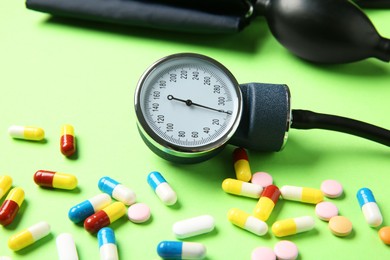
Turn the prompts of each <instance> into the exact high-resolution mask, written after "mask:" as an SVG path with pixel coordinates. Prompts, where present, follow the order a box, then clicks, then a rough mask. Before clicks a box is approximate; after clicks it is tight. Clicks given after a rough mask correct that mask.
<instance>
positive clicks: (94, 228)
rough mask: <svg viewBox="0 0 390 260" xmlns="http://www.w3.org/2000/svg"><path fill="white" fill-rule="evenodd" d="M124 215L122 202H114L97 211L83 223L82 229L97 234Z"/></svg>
mask: <svg viewBox="0 0 390 260" xmlns="http://www.w3.org/2000/svg"><path fill="white" fill-rule="evenodd" d="M125 214H126V206H125V205H124V204H123V203H122V202H119V201H117V202H114V203H112V204H110V205H109V206H107V207H105V208H104V209H102V210H99V211H98V212H96V213H95V214H93V215H92V216H89V217H88V218H86V219H85V221H84V228H85V229H86V230H87V231H88V232H89V233H91V234H94V233H96V232H98V231H99V230H100V229H101V228H103V227H106V226H108V225H110V224H111V223H113V222H114V221H115V220H117V219H119V218H120V217H122V216H123V215H125Z"/></svg>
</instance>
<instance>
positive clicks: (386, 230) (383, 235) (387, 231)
mask: <svg viewBox="0 0 390 260" xmlns="http://www.w3.org/2000/svg"><path fill="white" fill-rule="evenodd" d="M378 234H379V238H380V239H381V240H382V242H383V243H385V244H386V245H390V226H387V227H383V228H381V229H379V231H378Z"/></svg>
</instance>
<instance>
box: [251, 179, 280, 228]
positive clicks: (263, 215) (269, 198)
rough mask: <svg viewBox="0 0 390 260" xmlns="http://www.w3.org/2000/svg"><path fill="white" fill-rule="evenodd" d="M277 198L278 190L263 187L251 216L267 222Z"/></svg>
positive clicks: (272, 186)
mask: <svg viewBox="0 0 390 260" xmlns="http://www.w3.org/2000/svg"><path fill="white" fill-rule="evenodd" d="M279 196H280V191H279V188H278V187H276V186H275V185H269V186H267V187H265V188H264V190H263V192H262V193H261V196H260V199H259V201H258V202H257V204H256V207H255V209H254V210H253V215H254V216H255V217H256V218H258V219H260V220H262V221H267V219H268V218H269V216H270V215H271V213H272V210H273V209H274V207H275V205H276V203H277V202H278V200H279Z"/></svg>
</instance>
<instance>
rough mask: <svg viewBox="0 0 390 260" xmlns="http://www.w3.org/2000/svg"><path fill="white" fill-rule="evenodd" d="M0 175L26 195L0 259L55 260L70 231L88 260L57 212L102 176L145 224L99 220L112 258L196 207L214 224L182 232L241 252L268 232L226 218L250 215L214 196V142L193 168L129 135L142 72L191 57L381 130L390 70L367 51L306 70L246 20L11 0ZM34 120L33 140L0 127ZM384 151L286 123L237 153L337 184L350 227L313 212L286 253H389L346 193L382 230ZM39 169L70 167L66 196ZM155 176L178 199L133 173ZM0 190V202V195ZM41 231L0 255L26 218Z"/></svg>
mask: <svg viewBox="0 0 390 260" xmlns="http://www.w3.org/2000/svg"><path fill="white" fill-rule="evenodd" d="M0 10H1V16H0V21H1V22H0V71H1V75H0V86H1V94H0V111H1V117H0V133H1V134H0V174H2V175H3V174H9V175H10V176H12V178H13V181H14V182H13V186H20V187H22V188H23V189H24V190H25V192H26V200H25V202H24V204H23V206H22V208H21V210H20V212H19V214H18V216H17V217H16V219H15V221H14V223H13V224H12V225H10V226H8V227H1V228H0V255H8V256H11V257H12V258H13V259H55V258H56V257H57V252H56V244H55V238H56V236H57V235H58V234H60V233H62V232H69V233H71V234H72V235H73V237H74V239H75V242H76V244H77V249H78V253H79V257H80V259H98V258H99V250H98V245H97V239H96V237H95V236H92V235H89V234H88V233H87V232H86V231H85V230H84V229H83V228H82V227H81V226H78V225H74V224H73V223H72V222H71V221H70V220H69V219H68V218H67V212H68V210H69V208H70V207H72V206H73V205H75V204H77V203H79V202H81V201H83V200H85V199H88V198H90V197H92V196H94V195H95V194H98V193H99V190H98V188H97V182H98V180H99V179H100V178H101V177H102V176H106V175H108V176H111V177H112V178H114V179H117V180H118V181H120V182H122V183H123V184H125V185H127V186H128V187H130V188H132V189H133V190H134V191H135V192H136V193H137V196H138V199H137V201H138V202H144V203H147V204H148V205H149V206H150V207H151V211H152V219H151V220H150V221H149V222H147V223H145V224H138V225H137V224H133V223H131V222H130V221H128V220H127V219H126V218H123V219H121V220H119V221H117V222H116V223H115V224H113V225H112V227H113V228H114V230H115V232H116V237H117V241H118V249H119V255H120V257H121V258H122V259H142V260H143V259H146V260H148V259H157V258H158V256H157V253H156V246H157V244H158V243H159V242H160V241H161V240H171V239H174V235H173V234H172V231H171V227H172V224H173V223H174V222H175V221H178V220H181V219H185V218H189V217H194V216H198V215H202V214H210V215H212V216H214V217H215V220H216V229H215V231H213V232H212V233H210V234H207V235H201V236H198V237H194V238H191V239H187V240H186V241H197V242H202V243H204V244H205V245H206V247H207V249H208V253H207V259H209V260H211V259H213V260H214V259H218V260H221V259H250V255H251V251H252V250H253V249H254V248H255V247H257V246H269V247H273V246H274V244H275V243H276V242H277V241H279V240H280V239H278V238H276V237H274V236H273V235H272V233H271V232H269V233H268V234H267V235H266V236H264V237H257V236H255V235H253V234H251V233H249V232H246V231H244V230H241V229H239V228H237V227H235V226H233V225H232V224H231V223H229V222H228V220H227V217H226V214H227V211H228V210H229V209H230V208H232V207H238V208H240V209H242V210H245V211H247V212H251V211H252V209H253V207H254V206H255V204H256V200H254V199H249V198H241V197H236V196H232V195H228V194H226V193H224V192H223V191H222V189H221V183H222V180H223V179H225V178H227V177H234V170H233V165H232V160H231V153H232V151H233V149H234V147H227V148H226V149H225V150H224V151H223V152H222V153H221V154H219V155H218V156H217V157H215V158H213V159H211V160H209V161H207V162H204V163H201V164H196V165H177V164H172V163H169V162H166V161H164V160H162V159H160V158H158V157H157V156H155V155H154V154H153V153H152V152H151V151H149V150H148V148H147V147H146V146H145V145H144V143H143V142H142V140H141V138H140V136H139V134H138V132H137V129H136V118H135V114H134V108H133V93H134V90H135V87H136V84H137V81H138V79H139V77H140V76H141V74H142V73H143V71H144V70H145V69H146V68H147V67H148V66H149V65H151V64H152V63H153V62H154V61H156V60H157V59H159V58H162V57H164V56H166V55H169V54H173V53H178V52H196V53H201V54H204V55H208V56H211V57H212V58H214V59H216V60H218V61H220V62H221V63H223V64H224V65H225V66H226V67H227V68H229V69H230V70H231V72H232V73H233V74H234V75H235V76H236V78H237V80H238V81H239V82H240V83H246V82H266V83H285V84H288V85H289V87H290V89H291V93H292V107H293V108H295V109H310V110H313V111H317V112H323V113H331V114H338V115H342V116H347V117H351V118H356V119H359V120H362V121H366V122H370V123H372V124H376V125H380V126H382V127H384V128H387V129H390V117H389V112H390V106H389V97H390V65H389V64H386V63H383V62H381V61H378V60H375V59H367V60H365V61H361V62H357V63H352V64H345V65H326V66H324V65H314V64H311V63H308V62H305V61H302V60H300V59H298V58H296V57H295V56H293V55H292V54H290V53H289V52H288V51H287V50H286V49H285V48H283V47H282V46H281V45H280V44H279V43H278V42H277V41H276V40H275V39H274V38H273V36H272V35H271V34H270V32H269V30H268V27H267V25H266V22H265V21H264V20H263V19H260V18H259V19H257V20H256V21H255V22H254V23H253V24H252V25H251V26H250V27H248V28H247V29H246V30H244V31H243V32H241V33H239V34H234V35H190V34H176V33H173V32H161V31H157V30H149V29H141V28H134V27H120V26H112V25H105V24H95V23H92V22H75V21H73V22H64V21H62V20H57V19H52V18H51V17H50V16H49V15H46V14H43V13H38V12H33V11H29V10H27V9H26V8H25V6H24V2H22V1H10V0H4V1H1V2H0ZM366 12H367V14H368V15H369V17H370V18H371V19H372V21H373V23H374V24H375V25H376V27H377V29H378V31H379V32H380V33H381V34H382V35H383V36H387V37H389V36H390V26H389V23H390V11H389V10H369V11H366ZM64 123H70V124H72V125H73V126H74V127H75V132H76V136H77V145H78V153H77V156H75V157H74V158H72V159H68V158H65V157H64V156H62V154H61V153H60V152H59V137H60V136H59V135H60V127H61V125H62V124H64ZM13 124H17V125H36V126H40V127H42V128H44V129H45V131H46V142H44V143H35V142H26V141H20V140H13V139H12V138H10V137H9V136H8V134H7V129H8V127H9V126H10V125H13ZM389 155H390V153H389V148H388V147H385V146H382V145H379V144H376V143H373V142H370V141H367V140H363V139H360V138H357V137H353V136H348V135H345V134H341V133H335V132H329V131H322V130H311V131H302V130H294V129H292V130H291V131H290V137H289V141H288V143H287V145H286V147H285V149H284V150H283V151H282V152H279V153H270V154H265V153H255V152H250V153H249V156H250V163H251V168H252V172H257V171H267V172H269V173H270V174H271V175H272V176H273V178H274V183H275V184H276V185H278V186H282V185H286V184H289V185H296V186H307V187H314V188H316V187H317V188H319V186H320V184H321V182H322V181H323V180H325V179H336V180H338V181H340V182H341V183H342V184H343V186H344V189H345V195H344V196H343V197H342V198H339V199H335V200H332V201H334V203H336V205H337V206H338V207H339V209H340V214H341V215H344V216H346V217H348V218H349V219H350V220H351V221H352V223H353V233H352V234H351V235H349V236H348V237H346V238H339V237H335V236H334V235H332V234H331V233H330V231H329V230H328V227H327V223H326V222H323V221H321V220H319V219H318V218H316V217H315V219H316V226H315V229H314V230H312V231H310V232H307V233H304V234H299V235H295V236H291V237H288V239H289V240H291V241H293V242H295V243H296V244H297V245H298V247H299V250H300V259H310V260H311V259H374V258H375V259H389V258H390V248H389V246H386V245H384V244H383V243H382V242H381V241H380V240H379V237H378V235H377V230H378V229H375V228H371V227H369V226H368V224H366V223H365V221H364V218H363V215H362V213H361V210H360V208H359V205H358V202H357V200H356V197H355V194H356V192H357V190H358V189H359V188H361V187H369V188H371V189H372V190H373V192H374V195H375V197H376V199H377V201H378V204H379V206H380V209H381V211H382V214H383V217H384V225H390V203H389V198H390V188H389V186H390V160H389ZM39 169H46V170H54V171H60V172H65V173H72V174H75V175H76V176H77V178H78V180H79V185H78V189H77V190H75V191H71V192H69V191H62V190H47V189H42V188H39V187H38V186H36V185H35V183H34V182H33V179H32V178H33V174H34V173H35V171H37V170H39ZM154 170H158V171H160V172H161V173H162V174H163V175H164V176H165V178H166V179H167V180H168V182H169V183H170V184H171V186H172V187H173V188H174V189H175V190H176V192H177V194H178V198H179V201H178V204H177V205H175V206H173V207H167V206H165V205H163V204H162V203H160V201H159V200H158V198H157V197H156V195H155V194H154V193H153V191H152V190H151V188H150V187H149V186H148V184H147V182H146V176H147V174H148V173H149V172H150V171H154ZM3 200H4V198H2V199H1V202H2V201H3ZM302 215H310V216H315V215H314V206H313V205H306V204H300V203H297V202H291V201H280V202H279V203H278V204H277V206H276V208H275V210H274V212H273V214H272V216H271V218H270V219H269V220H268V224H269V225H272V223H273V222H274V221H275V220H277V219H284V218H290V217H297V216H302ZM41 220H45V221H47V222H48V223H49V224H50V225H51V227H52V233H51V235H50V236H48V237H46V238H44V239H43V240H42V241H40V242H38V243H36V244H35V245H34V246H31V247H29V248H27V249H25V250H22V251H20V252H17V253H14V252H12V251H11V250H10V249H8V247H7V240H8V238H9V237H10V236H11V235H12V234H14V233H15V232H17V231H19V230H22V229H25V228H27V227H29V226H31V225H32V224H35V223H36V222H38V221H41Z"/></svg>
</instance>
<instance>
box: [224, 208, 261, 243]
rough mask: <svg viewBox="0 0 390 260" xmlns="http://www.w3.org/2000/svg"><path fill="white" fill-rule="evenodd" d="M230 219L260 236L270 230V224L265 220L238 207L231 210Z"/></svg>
mask: <svg viewBox="0 0 390 260" xmlns="http://www.w3.org/2000/svg"><path fill="white" fill-rule="evenodd" d="M228 219H229V221H230V222H231V223H233V224H234V225H236V226H238V227H240V228H242V229H245V230H247V231H249V232H252V233H253V234H256V235H258V236H262V235H265V234H266V233H267V231H268V226H267V224H266V223H265V222H264V221H262V220H260V219H258V218H255V217H254V216H251V215H249V214H248V213H246V212H245V211H242V210H240V209H237V208H232V209H230V210H229V212H228Z"/></svg>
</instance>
